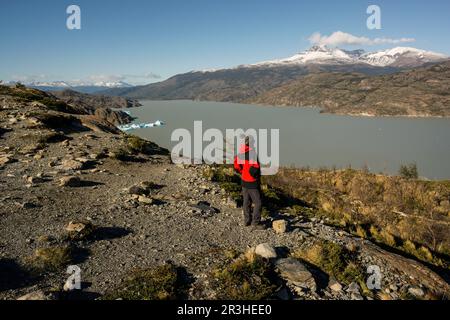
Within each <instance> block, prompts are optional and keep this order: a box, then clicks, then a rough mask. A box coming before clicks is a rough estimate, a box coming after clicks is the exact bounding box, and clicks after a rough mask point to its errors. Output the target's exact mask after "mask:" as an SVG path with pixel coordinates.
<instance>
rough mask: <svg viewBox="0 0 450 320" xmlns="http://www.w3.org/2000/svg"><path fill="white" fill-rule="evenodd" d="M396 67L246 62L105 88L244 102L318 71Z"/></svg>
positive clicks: (135, 94)
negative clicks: (252, 64) (258, 65)
mask: <svg viewBox="0 0 450 320" xmlns="http://www.w3.org/2000/svg"><path fill="white" fill-rule="evenodd" d="M396 70H398V69H396V68H380V67H373V66H370V65H366V64H355V65H350V66H349V65H319V64H312V65H294V66H275V67H271V66H262V67H252V66H243V67H238V68H234V69H223V70H217V71H205V72H200V71H197V72H189V73H185V74H180V75H176V76H174V77H171V78H170V79H168V80H166V81H162V82H158V83H153V84H149V85H146V86H139V87H133V88H124V89H111V90H108V91H104V92H102V94H106V95H113V96H114V95H116V96H123V97H128V98H133V99H150V100H180V99H186V100H202V101H223V102H225V101H230V102H242V101H244V100H246V99H249V98H251V97H254V96H257V95H258V94H261V93H263V92H265V91H267V90H269V89H271V88H274V87H277V86H279V85H281V84H283V83H286V82H289V81H291V80H294V79H298V78H300V77H302V76H304V75H307V74H310V73H317V72H324V71H328V72H345V71H354V72H360V73H365V74H384V73H390V72H395V71H396Z"/></svg>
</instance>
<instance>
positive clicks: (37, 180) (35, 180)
mask: <svg viewBox="0 0 450 320" xmlns="http://www.w3.org/2000/svg"><path fill="white" fill-rule="evenodd" d="M27 182H28V183H29V184H31V185H33V184H37V183H42V182H44V179H42V178H40V177H28V178H27Z"/></svg>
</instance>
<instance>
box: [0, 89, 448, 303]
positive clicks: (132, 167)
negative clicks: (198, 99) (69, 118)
mask: <svg viewBox="0 0 450 320" xmlns="http://www.w3.org/2000/svg"><path fill="white" fill-rule="evenodd" d="M36 110H40V111H39V112H41V113H45V114H47V113H48V111H46V110H45V108H43V107H42V106H38V107H36V104H33V103H32V102H23V101H18V100H17V99H13V98H11V97H8V96H1V97H0V226H1V233H0V299H17V298H19V297H21V296H23V295H26V294H29V293H36V292H37V297H41V298H42V297H43V295H42V294H44V295H45V294H46V293H47V292H49V291H52V290H53V291H54V290H60V289H62V287H63V285H64V283H65V281H66V279H67V277H68V275H67V274H66V267H60V268H56V269H55V270H53V271H51V272H50V271H45V272H41V273H40V274H39V275H38V276H35V275H34V274H31V273H30V272H29V266H30V265H32V262H33V261H34V260H33V257H36V255H37V254H36V252H37V251H36V250H38V251H39V249H40V248H51V247H55V246H61V245H67V244H69V245H70V246H71V247H72V248H75V249H76V250H75V251H76V255H74V258H73V260H72V262H71V264H76V265H78V266H79V267H80V268H81V277H82V281H83V290H82V293H81V294H79V295H78V297H80V298H87V299H94V298H97V297H101V296H102V295H103V294H105V293H106V292H108V291H109V290H111V288H113V287H115V286H117V285H118V284H120V283H121V282H122V281H123V279H124V277H125V276H126V274H127V273H128V272H129V271H130V270H133V269H136V268H148V267H155V266H158V265H161V264H164V263H165V262H166V261H168V260H170V261H173V263H174V264H176V265H179V266H183V267H184V268H186V271H187V272H188V273H189V274H190V276H191V278H192V288H193V289H191V290H190V291H189V296H188V298H191V299H205V298H215V297H216V294H215V292H214V290H212V289H210V288H207V285H208V277H209V276H210V272H211V271H212V270H213V269H214V268H215V267H216V266H217V265H220V264H221V263H222V264H223V263H225V262H226V261H227V258H226V256H225V255H224V254H223V252H224V251H226V250H235V251H237V252H245V251H249V250H250V251H252V250H253V251H256V255H259V256H264V257H265V258H267V259H270V260H271V261H272V262H273V265H274V269H275V270H277V272H278V274H279V277H280V279H281V281H282V282H281V283H282V285H281V286H280V287H279V288H278V289H279V290H278V291H277V293H276V294H275V296H276V297H278V298H280V299H290V298H299V299H367V298H368V299H373V298H380V297H381V298H384V299H399V298H404V297H406V296H409V297H414V298H426V297H429V296H428V294H429V293H434V294H439V296H440V297H442V295H444V296H445V294H448V293H449V286H448V284H447V283H446V282H445V281H444V280H443V279H441V278H440V277H439V276H438V275H437V274H436V273H434V272H433V271H431V270H430V269H428V268H427V267H425V266H423V265H422V264H420V263H418V262H416V261H413V260H409V259H406V258H403V257H401V256H398V255H396V254H392V253H388V252H387V251H385V250H383V249H381V248H379V247H377V246H376V245H374V244H372V243H370V242H369V241H366V240H361V239H359V238H356V237H354V236H352V235H350V234H348V233H346V232H344V231H342V230H339V229H337V228H335V227H332V226H328V225H327V223H326V221H323V220H318V219H314V218H308V217H306V216H301V215H296V216H289V215H288V214H283V213H278V214H273V215H272V216H271V217H268V218H266V220H265V222H266V224H267V226H268V229H266V230H262V231H258V230H253V229H251V228H249V227H245V226H244V225H243V221H242V220H243V219H242V209H240V208H237V207H236V203H235V202H234V201H232V200H230V199H229V195H228V194H227V192H225V191H224V190H222V189H221V187H220V186H219V185H218V184H216V183H214V182H211V181H209V179H207V178H205V176H204V175H203V171H204V169H205V167H204V166H180V165H174V164H172V163H171V162H170V159H169V158H168V157H167V155H164V152H163V150H161V149H158V148H157V147H155V148H154V149H153V151H152V152H145V153H135V154H133V156H130V157H129V158H127V159H126V160H124V159H123V157H124V156H123V155H122V151H121V150H122V148H123V147H124V143H125V142H124V141H126V138H124V137H125V136H124V135H123V134H120V133H119V134H117V133H111V132H105V131H104V130H102V127H98V126H92V125H90V126H89V127H90V129H89V128H88V127H83V128H82V129H80V128H78V127H77V128H78V130H70V132H69V131H67V130H66V131H61V130H59V129H54V128H49V127H48V126H46V125H45V124H43V123H42V121H40V120H39V117H37V116H36ZM58 114H59V113H58ZM79 117H82V116H79ZM86 117H88V116H86ZM89 119H91V118H86V119H84V118H83V119H80V123H81V124H83V123H86V121H87V120H89ZM89 123H91V122H89ZM42 137H45V139H42ZM275 220H276V221H281V222H276V223H275V228H272V223H273V221H275ZM88 225H93V226H95V227H96V230H95V233H94V236H90V237H86V238H82V239H81V240H79V241H75V240H74V239H73V238H70V239H69V238H68V235H69V234H72V235H73V234H74V233H75V234H76V233H77V232H80V231H81V230H82V229H83V228H84V227H86V226H88ZM286 225H287V228H286V229H285V226H286ZM69 231H70V232H69ZM320 240H327V241H331V242H333V243H336V244H339V245H341V246H343V247H346V248H350V249H351V251H352V252H355V255H356V259H357V260H358V263H360V264H361V265H362V266H363V267H364V268H367V267H368V266H370V265H378V266H379V267H380V269H381V272H382V283H381V284H382V287H381V291H378V293H379V294H378V295H367V294H365V293H364V292H363V290H362V288H361V287H360V285H358V284H357V282H356V281H355V282H352V283H350V284H347V285H345V284H341V283H339V282H337V281H336V280H334V279H332V277H327V276H326V275H325V277H323V276H324V273H323V272H321V271H320V270H316V269H315V268H314V267H311V266H310V265H308V264H305V263H303V262H301V260H297V259H293V258H292V257H289V255H290V254H289V253H292V252H295V251H296V250H298V249H301V248H304V247H308V246H310V245H312V244H314V243H315V242H317V241H320ZM261 244H265V245H263V246H261ZM258 245H259V246H258ZM252 248H253V249H252ZM323 279H325V281H323ZM194 288H195V290H194ZM199 288H203V289H199ZM26 298H30V296H28V297H26Z"/></svg>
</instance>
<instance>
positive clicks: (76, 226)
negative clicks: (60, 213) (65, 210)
mask: <svg viewBox="0 0 450 320" xmlns="http://www.w3.org/2000/svg"><path fill="white" fill-rule="evenodd" d="M86 227H87V225H86V224H85V223H82V222H73V221H71V222H69V224H68V225H67V227H66V231H68V232H81V231H83V230H84V229H85V228H86Z"/></svg>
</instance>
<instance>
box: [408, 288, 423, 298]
mask: <svg viewBox="0 0 450 320" xmlns="http://www.w3.org/2000/svg"><path fill="white" fill-rule="evenodd" d="M408 293H409V294H411V295H413V296H414V297H418V298H420V297H423V296H424V295H425V292H424V291H423V289H422V288H419V287H409V288H408Z"/></svg>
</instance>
